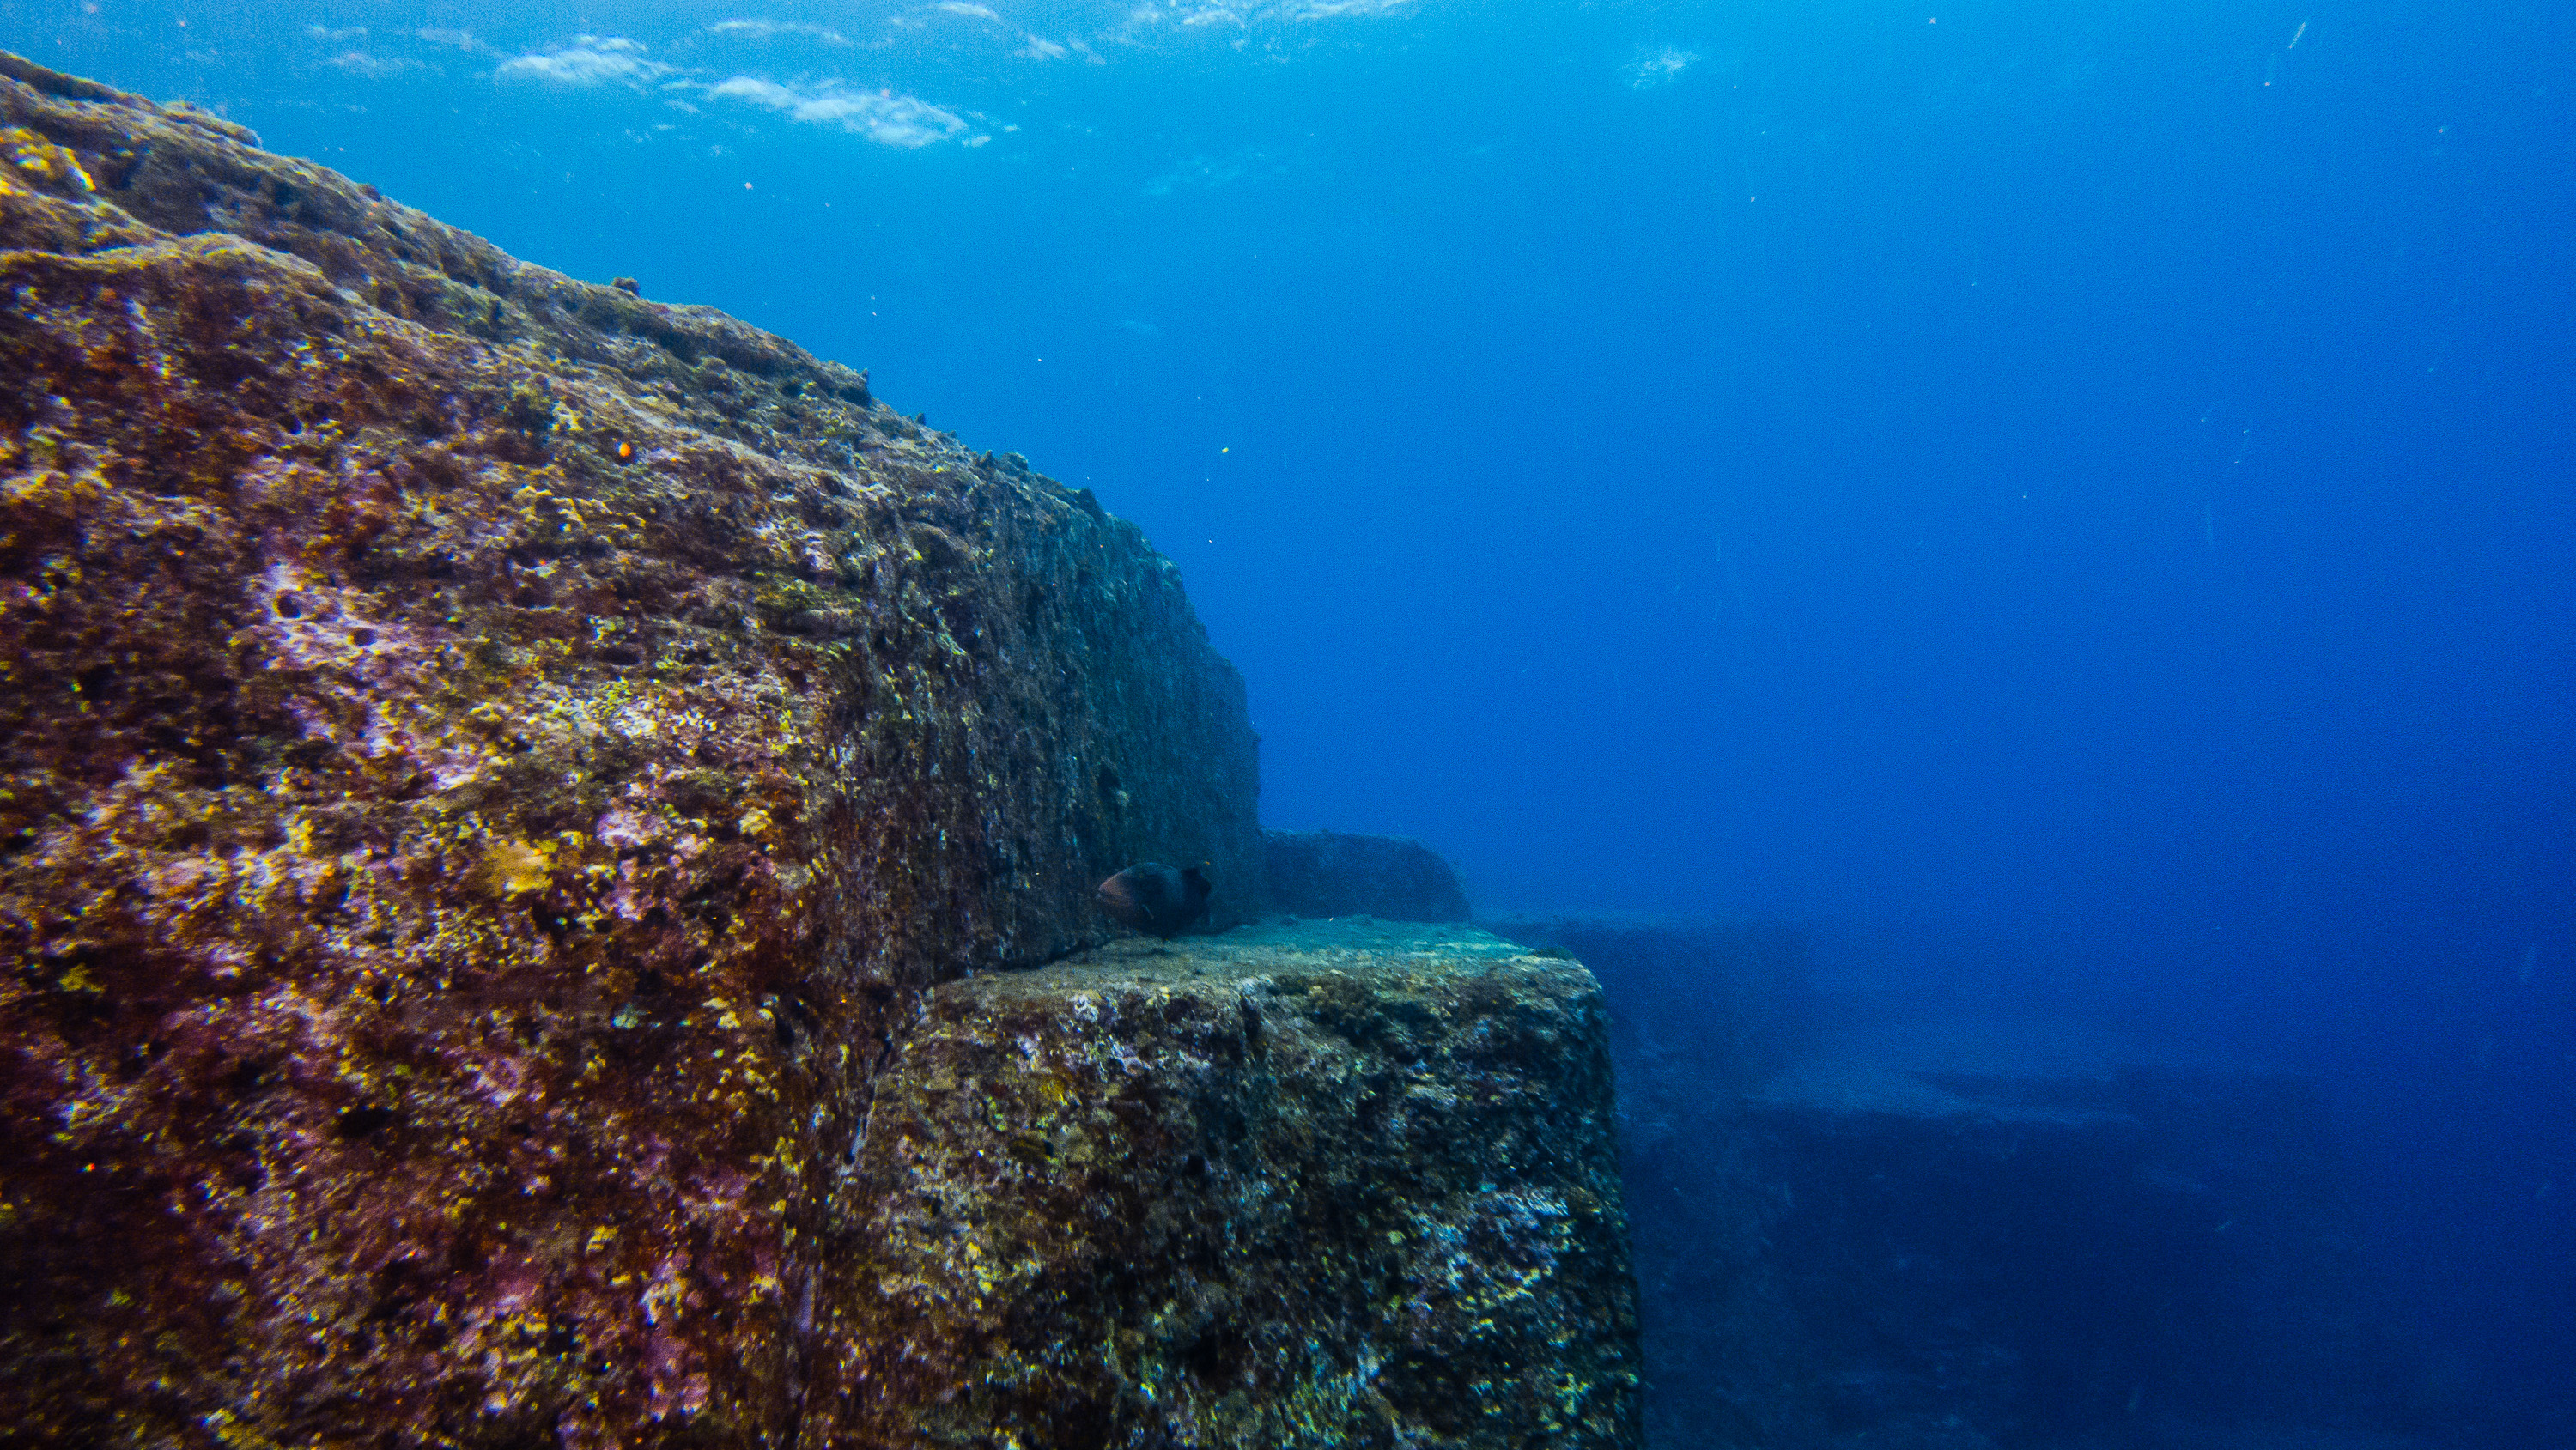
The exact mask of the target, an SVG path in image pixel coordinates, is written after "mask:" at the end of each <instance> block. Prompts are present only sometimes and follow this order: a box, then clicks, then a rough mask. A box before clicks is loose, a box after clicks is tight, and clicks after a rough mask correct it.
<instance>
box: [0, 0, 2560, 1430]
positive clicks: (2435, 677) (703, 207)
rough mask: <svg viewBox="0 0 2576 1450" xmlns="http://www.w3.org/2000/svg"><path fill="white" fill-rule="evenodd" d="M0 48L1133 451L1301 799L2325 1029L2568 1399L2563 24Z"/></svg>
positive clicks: (2533, 1407) (494, 38) (1866, 8)
mask: <svg viewBox="0 0 2576 1450" xmlns="http://www.w3.org/2000/svg"><path fill="white" fill-rule="evenodd" d="M0 45H5V46H7V47H9V48H12V49H16V50H19V51H21V52H23V53H26V54H28V55H30V56H32V57H33V58H35V59H37V60H39V61H42V62H44V63H46V64H49V65H54V66H57V67H60V68H63V69H67V70H72V71H75V72H78V73H81V74H85V75H90V76H94V77H97V78H99V79H101V80H104V81H107V82H109V83H111V84H114V85H117V86H121V87H125V88H128V89H133V90H138V91H142V92H145V93H147V94H150V95H154V96H156V97H185V98H187V99H190V100H194V101H196V102H198V103H200V104H204V105H207V106H209V107H211V108H213V109H216V110H218V111H220V112H221V113H223V114H225V115H227V116H229V117H230V118H232V119H234V120H236V121H239V122H242V123H244V124H246V125H249V126H251V127H252V128H254V129H255V130H257V131H258V132H259V133H260V134H261V135H262V137H263V138H264V139H265V141H266V143H267V144H268V145H269V146H270V147H271V148H272V149H276V150H280V151H285V152H289V153H295V154H301V155H305V156H310V157H312V158H314V159H316V160H318V161H321V162H323V163H325V164H328V165H331V166H333V167H335V168H338V169H340V170H342V171H345V172H347V173H349V174H350V175H352V176H354V177H356V178H358V179H361V180H365V181H369V182H373V183H375V184H377V185H378V186H380V187H381V188H383V189H384V191H385V192H386V193H387V194H389V195H391V196H393V197H396V198H398V199H400V200H402V201H405V202H408V203H410V204H412V205H415V206H419V207H421V208H423V209H425V210H427V211H429V212H431V213H433V214H435V215H437V216H439V217H441V218H442V219H444V220H447V221H449V222H452V223H454V224H457V225H460V226H464V227H467V228H470V229H472V230H475V231H477V232H480V233H482V234H484V235H486V236H489V237H490V238H492V239H493V240H494V241H496V242H497V243H499V244H500V245H501V246H503V247H505V248H506V249H508V250H509V251H511V252H513V253H515V254H516V255H519V256H521V257H524V258H527V259H530V260H532V261H536V262H540V263H543V264H545V265H549V266H552V267H556V268H559V269H561V270H564V271H566V272H569V273H572V274H574V275H577V276H582V277H586V278H590V279H592V280H599V281H604V280H606V279H608V278H610V277H612V276H618V275H630V276H633V277H635V278H637V279H638V280H639V282H640V284H641V286H642V288H643V291H644V293H645V295H647V296H649V297H653V298H657V299H662V300H670V301H689V302H703V303H708V304H712V305H715V306H719V307H722V308H724V309H726V310H728V311H731V312H733V313H735V314H737V315H739V316H742V317H745V318H747V319H749V320H751V321H754V322H757V323H759V324H762V325H764V326H767V327H770V328H773V329H775V330H776V331H778V332H781V333H783V334H785V335H787V336H789V337H791V338H793V339H795V340H797V341H798V342H800V343H802V344H804V345H805V346H807V347H809V348H811V349H812V350H814V351H815V352H817V353H820V354H823V355H825V356H829V357H833V358H837V359H839V360H842V361H845V362H848V363H850V364H852V365H853V366H859V367H865V368H868V369H870V370H871V371H872V376H873V381H874V386H875V389H876V391H877V393H878V394H879V395H880V396H881V397H883V398H885V399H886V400H888V401H889V402H891V403H893V404H894V405H895V406H897V407H898V408H900V409H902V410H904V411H905V412H907V413H909V412H914V411H921V412H926V413H927V415H928V417H929V419H930V421H931V422H932V423H933V424H935V425H937V426H939V427H941V428H943V429H947V430H951V431H955V432H957V433H959V434H960V435H962V436H963V437H964V438H965V439H966V440H967V441H968V442H969V443H971V444H973V445H974V446H977V447H981V448H993V449H1007V450H1015V451H1018V452H1021V453H1024V454H1026V455H1027V456H1028V457H1029V458H1030V460H1031V461H1032V462H1033V463H1034V464H1035V465H1036V466H1037V467H1038V468H1039V469H1041V470H1043V471H1045V472H1047V473H1050V474H1052V475H1055V476H1056V477H1059V478H1061V479H1063V480H1065V481H1067V482H1069V483H1074V484H1078V485H1086V486H1089V487H1092V488H1094V489H1096V490H1097V491H1098V493H1099V494H1100V496H1101V498H1102V500H1103V501H1104V503H1106V504H1107V506H1108V507H1110V508H1111V509H1112V510H1114V511H1116V512H1118V513H1120V514H1123V515H1125V516H1127V517H1130V518H1133V519H1135V520H1137V521H1138V522H1140V523H1141V524H1143V525H1144V527H1145V528H1146V530H1147V531H1148V532H1149V534H1150V535H1151V536H1152V537H1153V539H1154V540H1155V542H1156V543H1157V544H1158V545H1159V546H1160V547H1161V548H1162V549H1163V550H1164V551H1165V552H1167V553H1168V554H1170V555H1171V556H1172V557H1173V558H1174V559H1175V560H1177V561H1178V562H1179V563H1180V565H1181V566H1182V568H1183V570H1184V573H1185V576H1186V578H1187V581H1188V585H1189V588H1190V591H1191V594H1192V596H1193V598H1194V599H1195V601H1196V602H1197V605H1198V608H1199V610H1200V611H1201V613H1202V615H1203V617H1204V618H1205V619H1206V620H1207V622H1208V626H1209V629H1210V631H1211V633H1212V635H1213V637H1214V639H1215V642H1216V644H1217V646H1218V648H1219V649H1221V650H1222V651H1223V652H1225V653H1226V654H1227V655H1228V656H1230V657H1231V658H1232V659H1234V660H1235V661H1236V663H1237V664H1239V665H1240V666H1241V667H1242V668H1243V670H1244V672H1245V674H1246V676H1247V678H1248V680H1249V683H1250V688H1251V696H1252V701H1253V710H1254V717H1255V721H1256V723H1257V725H1258V726H1259V728H1260V730H1261V731H1262V734H1263V737H1264V747H1263V748H1264V784H1265V798H1264V816H1265V819H1266V820H1267V821H1268V823H1270V824H1272V825H1274V826H1282V827H1298V828H1308V827H1319V826H1329V827H1333V828H1337V829H1341V830H1351V831H1383V832H1392V833H1398V834H1405V835H1412V836H1417V837H1420V838H1422V839H1424V840H1426V841H1429V842H1430V843H1432V844H1433V845H1435V846H1436V847H1438V848H1439V849H1441V850H1442V851H1444V852H1445V853H1447V854H1449V855H1450V856H1452V857H1453V858H1455V859H1456V860H1457V861H1458V862H1459V863H1460V865H1461V866H1462V868H1463V869H1464V870H1465V872H1466V873H1467V875H1468V878H1469V883H1470V886H1471V889H1472V890H1473V892H1474V894H1475V896H1476V898H1477V901H1478V903H1479V905H1480V906H1482V907H1486V908H1491V909H1508V908H1531V909H1571V910H1629V911H1649V912H1670V913H1688V914H1700V915H1713V916H1719V917H1742V916H1759V917H1767V918H1775V919H1784V920H1793V921H1796V922H1800V923H1803V924H1806V925H1808V926H1809V927H1811V928H1812V929H1813V930H1814V931H1816V932H1817V933H1818V934H1819V940H1821V941H1824V942H1827V943H1829V944H1830V950H1829V954H1839V956H1840V958H1842V959H1844V960H1846V961H1849V962H1854V963H1862V964H1866V965H1867V967H1868V968H1869V969H1870V970H1874V971H1878V972H1882V973H1895V974H1899V975H1904V974H1909V973H1910V974H1913V975H1914V976H1916V977H1918V978H1920V979H1921V981H1922V982H1924V983H1925V984H1928V985H1930V986H1933V987H1937V988H1939V989H1942V990H1945V991H1951V992H1955V993H1958V994H1960V995H1961V996H1963V997H1966V998H1974V999H1980V1000H2001V999H2011V1000H2016V1001H2045V1002H2048V1003H2051V1004H2054V1005H2055V1006H2056V1007H2058V1008H2059V1009H2061V1010H2063V1011H2065V1012H2066V1013H2069V1014H2071V1015H2076V1016H2086V1017H2090V1018H2093V1019H2096V1020H2102V1021H2109V1022H2117V1023H2119V1024H2121V1025H2123V1026H2125V1027H2127V1028H2131V1029H2134V1030H2137V1031H2139V1032H2142V1033H2147V1034H2152V1035H2157V1036H2161V1037H2164V1038H2167V1039H2169V1040H2173V1041H2178V1042H2185V1043H2189V1044H2191V1045H2193V1046H2196V1047H2199V1048H2203V1049H2208V1050H2213V1051H2227V1052H2232V1053H2239V1054H2245V1055H2251V1056H2259V1057H2261V1058H2264V1059H2266V1060H2270V1061H2275V1062H2279V1063H2282V1064H2284V1065H2287V1066H2291V1067H2295V1068H2299V1069H2302V1070H2306V1071H2311V1072H2314V1073H2317V1074H2319V1075H2321V1077H2322V1078H2323V1079H2324V1080H2325V1081H2326V1082H2327V1083H2328V1084H2329V1086H2330V1089H2331V1092H2332V1094H2333V1099H2334V1102H2335V1104H2336V1108H2337V1112H2338V1114H2339V1121H2340V1122H2341V1124H2342V1126H2343V1130H2344V1132H2345V1135H2346V1138H2347V1141H2348V1144H2349V1148H2350V1152H2351V1155H2352V1168H2353V1171H2354V1173H2355V1174H2356V1175H2357V1177H2358V1179H2359V1181H2360V1182H2361V1184H2362V1185H2363V1192H2364V1204H2365V1208H2366V1211H2367V1215H2368V1222H2369V1243H2370V1250H2371V1252H2372V1253H2373V1254H2374V1255H2376V1256H2377V1259H2378V1260H2379V1261H2380V1262H2381V1263H2383V1264H2384V1265H2385V1266H2386V1268H2387V1270H2388V1272H2389V1273H2390V1274H2392V1275H2393V1276H2395V1277H2396V1279H2397V1280H2398V1281H2399V1282H2400V1283H2401V1285H2402V1286H2403V1288H2404V1292H2403V1293H2402V1294H2401V1295H2400V1301H2401V1302H2402V1303H2403V1304H2405V1305H2406V1306H2408V1307H2407V1309H2406V1310H2405V1311H2404V1312H2405V1313H2407V1314H2408V1315H2411V1316H2412V1317H2411V1319H2410V1321H2409V1323H2408V1324H2407V1325H2406V1326H2405V1328H2406V1329H2407V1331H2408V1332H2409V1333H2412V1334H2415V1335H2417V1336H2419V1337H2420V1338H2421V1339H2422V1340H2424V1341H2425V1342H2427V1343H2428V1344H2431V1345H2434V1346H2436V1349H2435V1351H2434V1352H2433V1353H2432V1355H2431V1359H2430V1362H2431V1363H2432V1364H2434V1366H2435V1370H2434V1371H2432V1372H2433V1373H2436V1374H2437V1375H2438V1376H2442V1377H2445V1378H2444V1380H2443V1384H2441V1385H2439V1386H2436V1387H2435V1388H2434V1389H2432V1390H2428V1391H2427V1393H2428V1394H2435V1393H2438V1395H2441V1396H2448V1399H2447V1400H2444V1401H2443V1402H2444V1403H2456V1404H2458V1405H2461V1406H2474V1407H2476V1414H2477V1415H2478V1416H2479V1417H2482V1418H2480V1419H2478V1421H2477V1423H2478V1424H2479V1425H2481V1426H2483V1427H2485V1430H2484V1432H2485V1433H2488V1434H2490V1435H2492V1436H2494V1437H2496V1438H2492V1439H2490V1440H2489V1441H2488V1443H2508V1444H2509V1443H2527V1444H2546V1443H2552V1442H2551V1441H2550V1440H2549V1439H2547V1438H2546V1437H2547V1436H2548V1435H2550V1434H2552V1433H2564V1432H2566V1430H2567V1427H2569V1426H2571V1425H2576V815H2572V814H2571V808H2572V807H2576V547H2571V546H2572V545H2576V430H2571V420H2576V336H2571V323H2576V89H2571V86H2576V12H2570V11H2569V10H2568V9H2567V8H2566V7H2563V6H2547V5H2541V4H2537V3H2515V0H2459V3H2453V4H2446V5H2439V6H2436V5H2428V4H2403V3H2394V0H2353V3H2342V4H2335V5H2331V6H2328V5H2323V4H2311V3H2310V0H2297V3H2290V4H2271V3H2256V4H2228V5H2222V4H2217V3H2213V0H2171V3H2164V4H2155V5H2149V4H2142V3H2136V0H2126V3H2120V0H2114V3H2104V4H2098V5H2087V6H2077V5H2065V4H2041V3H2037V0H1974V3H1968V4H1962V5H1956V6H1954V5H1951V4H1949V3H1946V0H1921V3H1912V4H1905V5H1899V4H1896V3H1893V0H1886V3H1880V0H1827V3H1811V4H1800V5H1785V4H1772V5H1755V4H1747V3H1725V0H1696V3H1694V0H1675V3H1646V0H1637V3H1599V4H1576V3H1531V0H1521V3H1501V0H1291V3H1285V4H1280V3H1268V0H1265V3H1253V4H1242V5H1234V6H1227V5H1223V4H1218V3H1213V0H1182V3H1178V4H1165V3H1156V0H1147V3H1143V4H1140V5H1131V4H1126V3H1113V4H1085V3H1080V0H1039V3H1013V0H980V3H979V0H946V3H933V4H886V5H832V4H766V5H764V4H760V3H756V0H746V3H726V4H712V3H708V4H701V3H694V0H650V3H646V0H638V3H592V4H587V5H572V6H550V7H524V6H507V5H497V4H489V3H477V4H458V5H432V4H425V3H414V0H333V3H311V4H307V3H297V0H257V3H253V0H233V3H206V4H193V3H185V0H177V3H174V0H137V3H127V0H89V3H55V0H7V3H5V4H0ZM2463 1413H2466V1411H2465V1410H2464V1412H2463ZM2553 1426H2554V1427H2557V1430H2556V1431H2554V1432H2553V1431H2552V1430H2551V1429H2550V1428H2549V1427H2553ZM2517 1437H2519V1438H2517Z"/></svg>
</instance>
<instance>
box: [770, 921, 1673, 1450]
mask: <svg viewBox="0 0 2576 1450" xmlns="http://www.w3.org/2000/svg"><path fill="white" fill-rule="evenodd" d="M1611 1103H1612V1095H1611V1082H1610V1065H1609V1049H1608V1040H1607V1037H1606V1024H1605V1022H1604V1019H1603V1016H1602V1009H1601V999H1600V992H1599V988H1598V987H1597V986H1596V985H1595V984H1594V983H1593V981H1592V978H1591V976H1590V974H1589V973H1587V972H1585V971H1584V970H1583V969H1582V968H1581V967H1580V966H1577V965H1575V964H1574V963H1572V962H1569V961H1564V960H1560V959H1551V958H1541V957H1532V956H1526V955H1522V954H1521V952H1520V949H1519V948H1517V947H1514V946H1511V945H1509V944H1507V943H1504V942H1501V941H1498V940H1496V939H1495V938H1492V937H1489V936H1486V935H1485V934H1483V933H1481V932H1476V931H1472V930H1467V929H1465V928H1407V927H1394V926H1385V925H1380V924H1376V923H1349V922H1344V923H1334V924H1324V923H1313V922H1306V923H1288V924H1283V925H1273V926H1268V927H1260V928H1247V929H1242V930H1238V931H1235V932H1230V933H1228V934H1226V935H1224V936H1222V937H1210V938H1199V939H1195V940H1187V941H1184V942H1182V943H1180V944H1178V945H1177V946H1176V947H1172V948H1166V947H1163V946H1160V945H1158V944H1152V943H1146V942H1138V941H1129V942H1122V943H1118V944H1115V945H1113V946H1110V947H1106V948H1103V949H1101V950H1098V951H1094V952H1089V953H1086V954H1084V955H1081V956H1078V957H1075V958H1073V959H1071V960H1069V961H1066V962H1063V963H1060V964H1057V965H1054V966H1050V967H1046V968H1044V969H1041V970H1038V971H1034V972H1024V973H1022V972H1014V973H1003V974H994V975H986V976H979V977H976V978H974V979H972V980H970V981H962V982H952V983H949V984H947V985H945V986H942V987H940V988H939V989H938V990H937V991H936V992H935V993H934V994H933V995H932V996H931V998H930V999H929V1001H928V1003H927V1005H926V1011H925V1017H924V1020H923V1021H922V1023H921V1025H920V1026H919V1027H918V1028H917V1029H915V1030H914V1031H913V1032H912V1033H911V1034H910V1035H909V1037H908V1038H907V1040H906V1042H905V1045H904V1047H903V1049H902V1054H901V1057H900V1060H899V1061H898V1063H897V1065H896V1066H895V1067H894V1068H893V1069H892V1070H890V1071H889V1072H888V1073H887V1074H886V1075H885V1076H884V1077H882V1078H880V1079H879V1086H878V1092H877V1097H876V1100H875V1103H874V1106H873V1107H872V1108H871V1110H870V1113H869V1116H868V1121H867V1128H866V1132H865V1134H864V1136H863V1138H862V1140H861V1141H860V1143H859V1144H858V1145H857V1150H856V1151H857V1159H858V1165H857V1169H856V1171H855V1172H854V1173H853V1174H852V1175H851V1177H850V1179H849V1180H848V1182H847V1185H846V1187H845V1189H844V1191H843V1193H842V1196H841V1197H840V1198H839V1199H837V1200H836V1207H835V1211H834V1213H833V1216H832V1219H831V1229H830V1232H831V1236H832V1237H831V1242H832V1245H833V1250H832V1251H833V1253H834V1254H835V1255H836V1256H847V1257H849V1258H852V1259H855V1260H860V1261H864V1262H867V1263H869V1264H871V1265H873V1266H874V1269H873V1271H874V1272H876V1273H877V1274H879V1275H881V1276H883V1277H882V1281H881V1282H882V1286H883V1289H884V1296H883V1297H882V1298H881V1299H879V1300H876V1301H873V1302H870V1301H864V1300H850V1301H846V1302H848V1303H849V1304H851V1305H852V1306H854V1307H852V1308H851V1309H849V1310H846V1311H844V1312H845V1313H847V1314H851V1315H855V1316H858V1317H857V1318H855V1319H834V1320H826V1321H822V1322H818V1324H817V1326H816V1328H817V1333H818V1334H821V1335H822V1336H823V1337H825V1338H827V1339H829V1340H830V1341H832V1342H834V1343H836V1344H838V1345H839V1346H841V1348H840V1350H839V1358H838V1359H837V1360H836V1361H831V1362H827V1363H821V1364H818V1365H817V1368H816V1373H817V1375H818V1384H817V1389H816V1392H815V1393H814V1394H813V1395H812V1396H811V1397H809V1401H808V1410H807V1413H808V1416H809V1420H808V1423H809V1424H810V1425H814V1426H817V1427H818V1428H819V1427H822V1426H828V1427H829V1430H828V1435H829V1438H831V1439H832V1440H833V1442H834V1443H843V1444H852V1445H868V1446H874V1445H889V1446H891V1445H916V1444H918V1445H1004V1444H1016V1445H1023V1446H1030V1447H1036V1446H1049V1447H1058V1450H1088V1447H1096V1446H1112V1445H1115V1446H1128V1445H1138V1446H1180V1445H1197V1446H1228V1447H1244V1450H1251V1447H1270V1446H1280V1447H1286V1446H1298V1447H1313V1450H1324V1447H1364V1446H1399V1445H1421V1446H1428V1445H1450V1446H1480V1447H1493V1450H1507V1447H1509V1450H1518V1447H1531V1446H1627V1445H1633V1444H1634V1443H1636V1441H1635V1436H1636V1428H1635V1427H1636V1403H1637V1399H1636V1385H1637V1373H1636V1372H1637V1360H1636V1349H1635V1344H1636V1338H1635V1336H1636V1319H1635V1310H1634V1292H1635V1291H1634V1287H1633V1284H1632V1281H1631V1279H1630V1276H1629V1270H1628V1256H1627V1244H1626V1228H1625V1223H1624V1220H1623V1217H1622V1213H1621V1208H1620V1199H1619V1184H1618V1167H1617V1152H1616V1145H1615V1142H1614V1135H1613V1132H1612V1124H1611ZM952 1396H953V1398H952Z"/></svg>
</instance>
